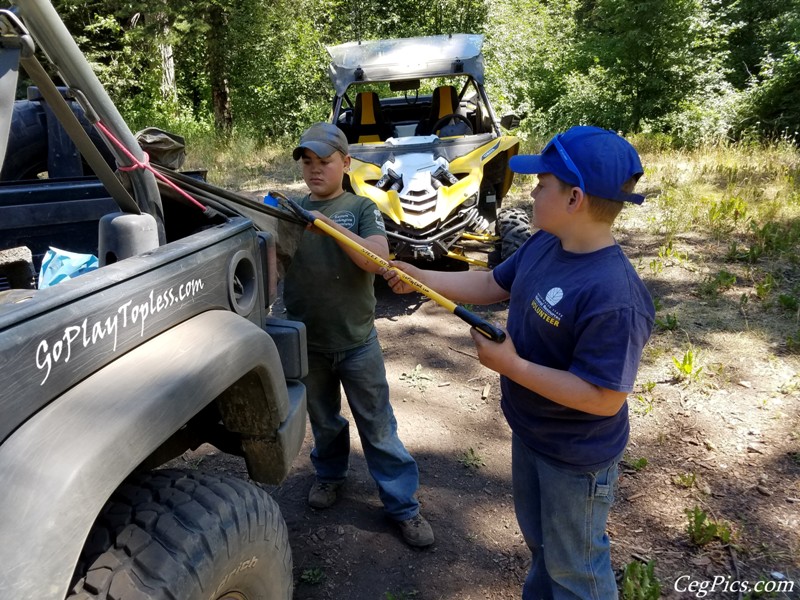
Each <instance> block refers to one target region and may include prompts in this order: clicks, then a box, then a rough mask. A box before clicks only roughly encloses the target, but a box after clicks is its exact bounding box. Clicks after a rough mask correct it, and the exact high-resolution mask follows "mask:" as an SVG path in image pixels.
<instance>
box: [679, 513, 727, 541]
mask: <svg viewBox="0 0 800 600" xmlns="http://www.w3.org/2000/svg"><path fill="white" fill-rule="evenodd" d="M685 512H686V517H687V518H688V521H689V522H688V525H687V526H686V533H688V534H689V539H690V540H691V542H692V543H693V544H694V545H695V546H705V545H706V544H708V543H710V542H712V541H714V540H719V541H720V542H722V543H723V544H727V543H729V542H730V541H731V535H732V533H731V527H730V525H729V524H728V523H725V522H716V521H714V520H712V519H709V517H708V514H707V513H706V512H705V511H704V510H702V509H701V508H700V507H698V506H695V507H694V508H692V509H687V510H686V511H685Z"/></svg>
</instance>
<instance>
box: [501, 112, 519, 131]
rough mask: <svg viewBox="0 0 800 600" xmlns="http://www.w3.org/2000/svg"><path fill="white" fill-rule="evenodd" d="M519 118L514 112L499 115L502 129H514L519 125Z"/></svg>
mask: <svg viewBox="0 0 800 600" xmlns="http://www.w3.org/2000/svg"><path fill="white" fill-rule="evenodd" d="M519 122H520V118H519V117H518V116H517V115H515V114H514V113H506V114H504V115H503V116H502V117H500V126H501V127H503V129H516V128H517V127H519Z"/></svg>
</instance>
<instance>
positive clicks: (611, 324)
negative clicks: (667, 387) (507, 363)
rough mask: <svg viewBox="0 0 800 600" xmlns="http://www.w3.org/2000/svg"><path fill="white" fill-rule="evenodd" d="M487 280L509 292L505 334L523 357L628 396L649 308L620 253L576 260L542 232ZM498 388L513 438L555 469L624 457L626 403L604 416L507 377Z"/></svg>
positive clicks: (592, 466) (612, 250)
mask: <svg viewBox="0 0 800 600" xmlns="http://www.w3.org/2000/svg"><path fill="white" fill-rule="evenodd" d="M493 274H494V278H495V281H496V282H497V284H498V285H499V286H500V287H502V288H503V289H505V290H507V291H509V292H510V302H509V308H508V333H509V334H510V336H511V339H512V340H513V341H514V345H515V346H516V348H517V352H518V353H519V355H520V356H521V357H522V358H524V359H526V360H529V361H531V362H534V363H537V364H540V365H544V366H546V367H552V368H554V369H560V370H564V371H569V372H570V373H573V374H575V375H577V376H578V377H580V378H581V379H583V380H585V381H588V382H589V383H592V384H595V385H598V386H601V387H604V388H607V389H610V390H616V391H620V392H630V391H632V390H633V385H634V383H635V380H636V372H637V370H638V368H639V359H640V358H641V355H642V349H643V348H644V345H645V343H647V340H648V338H649V337H650V333H651V332H652V329H653V319H654V317H655V309H654V307H653V301H652V299H651V297H650V294H649V292H648V291H647V288H645V286H644V284H643V283H642V281H641V279H639V276H638V275H637V274H636V271H635V270H634V268H633V266H632V265H631V263H630V261H629V260H628V259H627V257H626V256H625V254H624V253H623V252H622V249H621V248H620V247H619V246H618V245H616V244H615V245H613V246H609V247H607V248H602V249H601V250H597V251H596V252H590V253H587V254H575V253H572V252H567V251H565V250H564V249H563V248H562V247H561V242H560V240H559V239H558V238H557V237H555V236H553V235H551V234H549V233H546V232H544V231H539V232H537V233H536V234H534V235H533V236H531V238H530V239H529V240H528V241H527V242H525V244H523V246H522V247H521V248H520V249H519V250H517V251H516V252H515V253H514V254H513V255H512V256H511V257H510V258H509V259H508V260H507V261H505V262H504V263H502V264H501V265H499V266H498V267H497V268H496V269H495V270H494V273H493ZM501 389H502V400H501V406H502V408H503V412H504V413H505V416H506V419H507V420H508V423H509V425H510V427H511V429H512V431H514V433H516V434H517V435H518V436H520V437H521V438H522V440H523V441H524V442H525V444H526V445H527V446H528V447H530V448H531V449H532V450H534V451H535V452H538V453H539V454H541V455H542V456H543V457H544V458H546V459H549V460H551V461H552V462H554V463H555V464H557V465H559V466H561V467H565V468H569V469H573V470H581V471H593V470H597V469H601V468H603V467H604V466H606V465H608V463H610V462H611V461H612V460H614V459H615V458H616V457H618V456H619V455H620V454H621V453H622V452H623V451H624V449H625V446H626V444H627V442H628V432H629V425H628V405H627V403H625V404H624V405H623V406H622V408H620V410H619V412H618V413H617V414H616V415H614V416H612V417H603V416H599V415H592V414H589V413H585V412H582V411H578V410H574V409H571V408H567V407H566V406H563V405H561V404H557V403H555V402H552V401H551V400H548V399H547V398H545V397H544V396H540V395H539V394H537V393H535V392H532V391H531V390H529V389H527V388H525V387H523V386H521V385H519V384H517V383H514V382H513V381H511V380H510V379H508V378H507V377H501Z"/></svg>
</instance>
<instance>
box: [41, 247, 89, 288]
mask: <svg viewBox="0 0 800 600" xmlns="http://www.w3.org/2000/svg"><path fill="white" fill-rule="evenodd" d="M96 268H97V257H96V256H94V255H92V254H78V253H76V252H68V251H67V250H59V249H58V248H52V247H51V248H50V249H49V250H48V251H47V253H46V254H45V255H44V259H43V260H42V268H41V270H40V271H39V289H40V290H43V289H44V288H47V287H50V286H53V285H55V284H57V283H61V282H62V281H66V280H67V279H72V278H74V277H77V276H78V275H83V274H84V273H87V272H89V271H93V270H95V269H96Z"/></svg>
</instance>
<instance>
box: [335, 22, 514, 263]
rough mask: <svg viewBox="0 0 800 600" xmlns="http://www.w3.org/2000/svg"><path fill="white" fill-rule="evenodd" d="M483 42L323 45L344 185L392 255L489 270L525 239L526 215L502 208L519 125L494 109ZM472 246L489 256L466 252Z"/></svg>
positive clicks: (464, 38)
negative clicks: (363, 200)
mask: <svg viewBox="0 0 800 600" xmlns="http://www.w3.org/2000/svg"><path fill="white" fill-rule="evenodd" d="M482 45H483V36H482V35H472V34H451V35H438V36H426V37H414V38H404V39H392V40H374V41H362V42H351V43H347V44H341V45H338V46H331V47H329V48H328V53H329V54H330V57H331V63H330V73H329V74H330V78H331V81H332V83H333V87H334V90H335V96H334V98H333V111H332V122H333V123H335V124H336V125H338V126H339V127H340V128H341V129H342V130H343V131H344V132H345V134H346V135H347V139H348V141H349V142H350V154H351V156H352V163H351V168H350V172H349V182H348V181H346V182H345V186H346V187H348V186H349V188H350V189H352V191H353V192H355V193H356V194H359V195H362V196H366V197H367V198H370V199H371V200H372V201H373V202H374V203H375V204H376V205H377V206H378V208H379V209H380V210H381V212H382V213H383V215H384V221H385V222H386V230H387V235H388V238H389V245H390V250H391V252H392V254H393V256H394V257H395V258H398V259H401V260H407V261H411V262H425V261H445V262H451V261H453V260H454V261H457V263H456V264H457V265H461V266H462V267H463V268H468V266H469V264H468V263H472V264H478V265H483V266H487V265H489V266H491V264H494V263H497V262H498V261H499V260H500V259H501V258H505V255H508V254H510V253H511V252H513V250H515V249H516V247H518V246H519V245H520V244H521V243H522V241H524V239H525V237H527V235H528V233H527V221H526V219H525V217H524V215H521V214H520V213H519V211H511V212H509V213H508V214H506V215H505V218H504V215H503V214H502V213H501V210H500V207H501V205H502V201H503V198H504V197H505V196H506V194H507V193H508V190H509V188H510V187H511V182H512V177H513V174H512V173H511V171H510V170H509V168H508V160H509V158H510V157H512V156H513V155H515V154H516V153H517V151H518V149H519V140H518V139H517V138H516V137H514V136H511V135H508V134H507V129H510V128H512V127H515V126H516V124H517V122H518V119H517V118H516V117H515V116H514V115H507V116H505V117H503V119H498V118H497V116H496V115H495V113H494V111H493V110H492V107H491V104H490V103H489V98H488V97H487V95H486V91H485V89H484V63H483V56H482V54H481V47H482ZM508 217H510V219H509V218H508ZM503 237H506V238H508V239H505V240H504V239H503ZM476 243H477V244H478V248H483V249H485V250H486V251H487V257H486V260H481V259H478V258H475V257H474V255H473V256H472V257H469V256H467V253H466V252H465V248H466V247H469V246H474V245H475V244H476ZM490 251H491V252H490ZM471 254H472V253H471Z"/></svg>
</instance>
